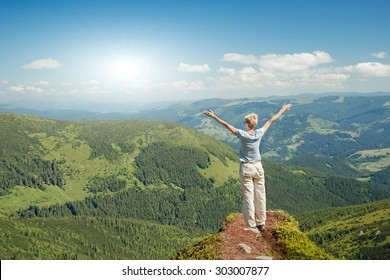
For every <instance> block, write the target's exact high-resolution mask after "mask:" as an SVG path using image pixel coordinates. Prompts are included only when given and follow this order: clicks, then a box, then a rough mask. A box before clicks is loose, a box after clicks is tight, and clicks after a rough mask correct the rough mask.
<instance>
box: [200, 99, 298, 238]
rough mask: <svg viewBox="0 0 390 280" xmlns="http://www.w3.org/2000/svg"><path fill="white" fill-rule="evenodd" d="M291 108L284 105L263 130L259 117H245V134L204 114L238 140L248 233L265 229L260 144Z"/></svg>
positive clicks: (211, 114) (222, 121)
mask: <svg viewBox="0 0 390 280" xmlns="http://www.w3.org/2000/svg"><path fill="white" fill-rule="evenodd" d="M290 108H291V104H285V105H283V107H282V108H281V109H280V110H279V112H278V113H277V114H276V115H274V116H273V117H272V118H271V119H269V120H268V121H267V122H266V123H265V124H264V125H263V127H261V128H260V129H256V130H255V127H256V125H257V121H258V117H257V115H256V114H254V113H252V114H249V115H246V116H245V119H244V125H245V130H242V129H237V128H235V127H234V126H232V125H230V124H229V123H227V122H226V121H224V120H222V119H220V118H219V117H217V116H216V115H215V114H214V112H213V111H211V110H209V111H207V110H206V111H204V112H203V113H204V114H205V115H206V116H209V117H211V118H213V119H214V120H216V121H217V122H218V123H220V124H221V125H223V126H224V127H226V128H227V129H228V130H229V131H230V132H231V133H233V134H234V135H236V136H237V137H238V138H239V139H240V180H241V187H242V193H243V207H242V209H243V210H242V211H243V216H244V221H245V224H246V225H247V228H246V229H247V230H251V231H253V232H256V233H258V232H259V231H263V230H264V229H265V222H266V199H265V181H264V170H263V166H262V164H261V156H260V142H261V138H262V137H263V135H264V133H266V131H267V130H268V128H269V127H270V126H271V124H272V123H273V122H274V121H275V120H277V119H278V118H279V117H280V116H281V115H282V114H283V113H284V112H285V111H286V110H289V109H290Z"/></svg>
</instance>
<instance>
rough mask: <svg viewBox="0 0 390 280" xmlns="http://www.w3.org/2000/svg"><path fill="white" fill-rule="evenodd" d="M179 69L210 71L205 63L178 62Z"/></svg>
mask: <svg viewBox="0 0 390 280" xmlns="http://www.w3.org/2000/svg"><path fill="white" fill-rule="evenodd" d="M179 71H180V72H193V73H205V72H209V71H211V68H210V67H209V66H208V65H207V64H202V65H190V64H186V63H183V62H180V64H179Z"/></svg>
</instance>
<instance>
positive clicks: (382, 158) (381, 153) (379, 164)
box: [350, 148, 390, 172]
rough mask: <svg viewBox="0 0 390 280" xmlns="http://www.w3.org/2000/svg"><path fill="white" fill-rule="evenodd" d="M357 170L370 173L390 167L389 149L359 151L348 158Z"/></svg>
mask: <svg viewBox="0 0 390 280" xmlns="http://www.w3.org/2000/svg"><path fill="white" fill-rule="evenodd" d="M350 158H352V160H354V161H355V162H356V165H357V166H358V169H360V170H368V171H370V172H377V171H381V170H383V169H384V168H386V167H388V166H390V148H384V149H374V150H361V151H357V152H356V153H354V154H352V155H351V156H350Z"/></svg>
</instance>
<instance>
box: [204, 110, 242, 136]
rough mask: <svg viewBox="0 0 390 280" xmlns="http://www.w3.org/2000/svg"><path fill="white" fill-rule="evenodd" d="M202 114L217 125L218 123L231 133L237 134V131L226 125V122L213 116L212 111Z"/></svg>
mask: <svg viewBox="0 0 390 280" xmlns="http://www.w3.org/2000/svg"><path fill="white" fill-rule="evenodd" d="M203 114H205V115H206V116H208V117H210V118H212V119H214V120H216V121H217V122H218V123H220V124H221V125H223V126H224V127H226V128H227V129H228V130H229V131H230V132H231V133H233V134H237V129H236V128H235V127H234V126H232V125H230V124H229V123H227V122H226V121H224V120H222V119H220V118H218V117H217V115H215V114H214V112H213V111H211V110H205V111H203Z"/></svg>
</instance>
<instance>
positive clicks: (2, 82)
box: [0, 80, 8, 85]
mask: <svg viewBox="0 0 390 280" xmlns="http://www.w3.org/2000/svg"><path fill="white" fill-rule="evenodd" d="M5 84H8V81H7V80H0V85H5Z"/></svg>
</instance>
